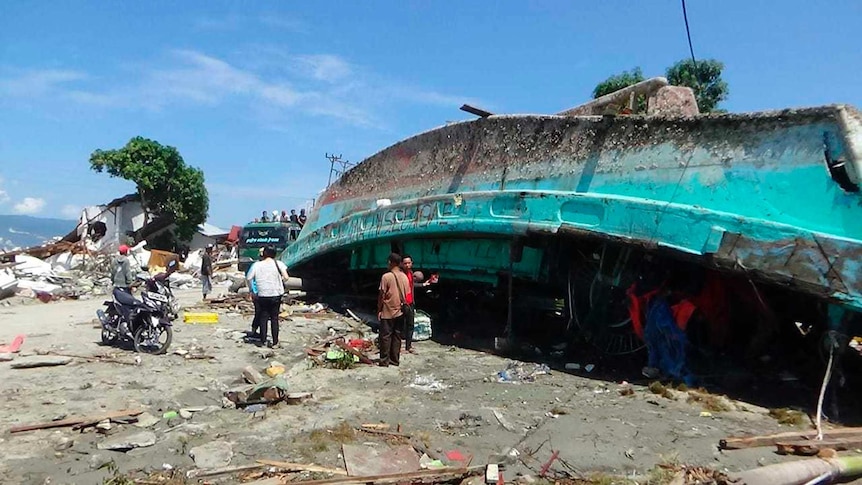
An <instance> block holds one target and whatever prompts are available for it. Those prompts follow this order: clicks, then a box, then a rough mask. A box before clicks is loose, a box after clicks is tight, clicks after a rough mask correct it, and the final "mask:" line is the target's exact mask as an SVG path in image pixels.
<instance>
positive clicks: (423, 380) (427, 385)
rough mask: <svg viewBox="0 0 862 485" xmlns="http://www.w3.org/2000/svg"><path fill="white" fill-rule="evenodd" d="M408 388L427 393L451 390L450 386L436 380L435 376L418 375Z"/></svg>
mask: <svg viewBox="0 0 862 485" xmlns="http://www.w3.org/2000/svg"><path fill="white" fill-rule="evenodd" d="M407 387H412V388H413V389H419V390H420V391H425V392H439V391H444V390H446V389H449V386H448V385H446V384H444V383H442V382H440V381H438V380H436V379H434V376H433V375H428V376H420V375H417V376H415V377H414V378H413V382H411V383H410V384H408V385H407Z"/></svg>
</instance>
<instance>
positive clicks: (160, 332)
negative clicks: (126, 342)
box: [134, 325, 174, 354]
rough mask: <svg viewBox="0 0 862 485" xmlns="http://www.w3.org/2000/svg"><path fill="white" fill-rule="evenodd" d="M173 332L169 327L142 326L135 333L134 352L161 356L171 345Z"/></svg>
mask: <svg viewBox="0 0 862 485" xmlns="http://www.w3.org/2000/svg"><path fill="white" fill-rule="evenodd" d="M173 338H174V331H173V329H172V328H171V327H169V326H164V325H159V326H158V327H155V328H153V327H151V326H149V325H143V326H141V327H139V328H138V329H137V330H136V331H135V339H134V342H135V350H136V351H138V352H140V353H143V354H163V353H165V352H166V351H167V350H168V347H170V345H171V340H172V339H173Z"/></svg>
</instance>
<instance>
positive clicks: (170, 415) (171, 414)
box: [162, 411, 179, 419]
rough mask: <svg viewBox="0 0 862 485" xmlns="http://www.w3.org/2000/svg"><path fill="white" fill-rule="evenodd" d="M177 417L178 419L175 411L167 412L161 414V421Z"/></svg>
mask: <svg viewBox="0 0 862 485" xmlns="http://www.w3.org/2000/svg"><path fill="white" fill-rule="evenodd" d="M177 417H179V413H178V412H176V411H168V412H166V413H164V414H162V419H174V418H177Z"/></svg>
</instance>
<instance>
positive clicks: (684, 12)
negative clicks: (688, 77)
mask: <svg viewBox="0 0 862 485" xmlns="http://www.w3.org/2000/svg"><path fill="white" fill-rule="evenodd" d="M682 18H683V19H684V20H685V35H686V36H688V51H689V52H690V53H691V62H692V63H693V64H694V67H695V69H697V61H696V60H695V58H694V46H692V43H691V29H689V27H688V12H686V10H685V0H682Z"/></svg>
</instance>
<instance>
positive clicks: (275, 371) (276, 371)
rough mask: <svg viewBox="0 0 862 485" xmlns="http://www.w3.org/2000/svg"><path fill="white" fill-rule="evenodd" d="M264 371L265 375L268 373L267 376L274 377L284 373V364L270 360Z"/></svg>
mask: <svg viewBox="0 0 862 485" xmlns="http://www.w3.org/2000/svg"><path fill="white" fill-rule="evenodd" d="M265 372H266V375H268V376H269V377H275V376H278V375H281V374H284V372H285V368H284V364H282V363H281V362H278V361H275V360H273V361H272V362H270V363H269V367H267V368H266V371H265Z"/></svg>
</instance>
